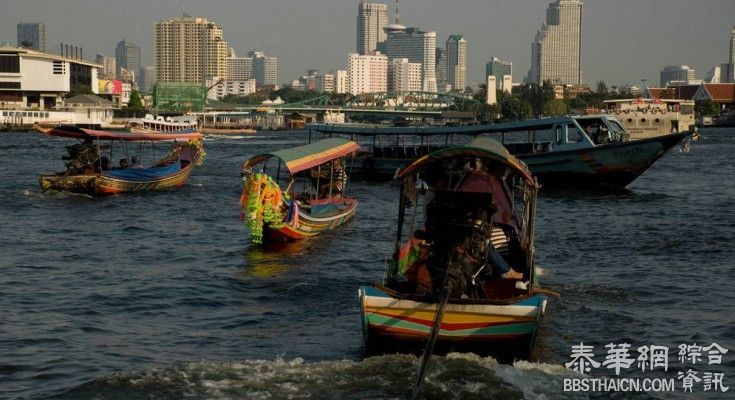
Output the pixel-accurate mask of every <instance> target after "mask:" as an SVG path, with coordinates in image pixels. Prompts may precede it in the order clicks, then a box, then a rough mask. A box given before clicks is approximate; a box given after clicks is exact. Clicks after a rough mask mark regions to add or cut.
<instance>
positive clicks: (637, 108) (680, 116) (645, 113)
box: [600, 98, 695, 140]
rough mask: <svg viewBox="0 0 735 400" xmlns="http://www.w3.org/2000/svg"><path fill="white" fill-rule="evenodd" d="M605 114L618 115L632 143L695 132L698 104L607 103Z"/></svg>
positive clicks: (666, 101) (678, 101)
mask: <svg viewBox="0 0 735 400" xmlns="http://www.w3.org/2000/svg"><path fill="white" fill-rule="evenodd" d="M604 103H605V109H603V110H600V112H601V113H605V114H614V115H615V117H616V118H617V119H618V121H620V122H621V123H622V124H623V126H624V127H625V130H627V131H628V132H629V133H630V138H631V139H632V140H639V139H648V138H652V137H656V136H663V135H667V134H669V133H673V132H681V131H688V130H691V129H693V126H694V124H695V120H694V101H692V100H681V99H640V98H639V99H623V100H605V102H604Z"/></svg>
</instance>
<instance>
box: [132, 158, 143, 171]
mask: <svg viewBox="0 0 735 400" xmlns="http://www.w3.org/2000/svg"><path fill="white" fill-rule="evenodd" d="M130 164H131V165H130V168H135V169H142V168H143V164H141V163H140V160H138V156H132V157H130Z"/></svg>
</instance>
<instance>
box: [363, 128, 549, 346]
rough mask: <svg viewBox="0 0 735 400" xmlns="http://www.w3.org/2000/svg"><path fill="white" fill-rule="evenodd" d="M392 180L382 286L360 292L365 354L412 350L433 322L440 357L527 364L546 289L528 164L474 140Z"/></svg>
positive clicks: (434, 154) (534, 186)
mask: <svg viewBox="0 0 735 400" xmlns="http://www.w3.org/2000/svg"><path fill="white" fill-rule="evenodd" d="M395 181H396V182H397V183H398V184H399V185H400V197H399V202H398V203H399V205H398V223H397V232H396V234H395V236H394V238H395V244H394V249H393V250H394V251H393V255H392V257H391V258H390V260H389V261H388V263H387V266H386V275H385V279H384V281H383V283H380V284H374V285H372V286H362V287H360V288H359V298H360V306H361V312H362V326H363V332H364V334H365V340H366V345H367V349H368V351H369V352H381V351H396V350H397V351H415V350H417V349H419V348H420V347H421V346H423V344H424V343H426V341H427V339H428V338H429V337H430V332H431V331H432V327H433V326H435V325H434V324H436V323H437V322H436V321H437V319H439V323H438V324H437V325H436V327H437V328H436V329H438V336H436V337H437V342H436V345H437V350H440V349H441V350H440V351H450V350H452V351H471V352H474V353H479V354H503V353H505V352H506V351H510V352H512V356H514V357H526V356H528V355H529V354H530V351H531V349H532V347H533V345H534V341H535V337H536V332H537V331H538V327H539V320H540V318H541V315H542V314H543V312H544V309H545V307H546V302H547V294H548V293H549V291H545V290H543V289H541V288H540V287H539V283H538V280H537V275H536V271H535V268H534V218H535V208H536V195H537V190H538V184H537V181H536V180H535V178H534V177H532V175H531V173H530V172H529V170H528V168H527V167H526V165H525V164H524V163H523V162H522V161H519V160H518V159H517V158H515V157H513V156H512V155H510V154H509V153H508V151H507V150H506V149H505V148H504V147H503V146H502V145H501V144H500V143H498V142H497V141H495V140H493V139H490V138H477V139H475V140H473V141H472V142H470V143H469V144H467V145H466V146H460V147H450V148H446V149H442V150H438V151H435V152H432V153H430V154H428V155H425V156H422V157H421V158H419V159H418V160H416V161H414V162H413V163H411V164H409V165H407V166H406V167H404V168H403V169H401V170H400V171H399V172H398V174H397V176H396V178H395ZM422 210H423V211H422ZM492 255H494V257H492ZM498 257H501V258H502V260H501V261H498ZM503 262H505V263H506V264H505V274H503V272H504V271H503ZM508 266H510V267H511V270H508V268H507V267H508ZM510 272H512V274H510ZM443 291H444V294H445V295H446V296H447V297H446V299H447V300H446V303H445V307H444V306H443V305H442V302H441V299H440V298H441V294H442V292H443ZM440 306H441V308H440ZM439 309H441V310H442V312H443V316H442V315H441V314H440V313H439V312H438V311H437V310H439Z"/></svg>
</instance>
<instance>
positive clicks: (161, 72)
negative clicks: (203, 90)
mask: <svg viewBox="0 0 735 400" xmlns="http://www.w3.org/2000/svg"><path fill="white" fill-rule="evenodd" d="M227 50H228V47H227V42H226V41H225V40H224V39H223V37H222V28H220V27H219V26H218V25H217V24H215V23H214V22H209V21H207V19H206V18H201V17H190V16H188V15H184V16H182V17H177V18H172V19H167V20H161V21H158V23H156V26H155V29H154V32H153V64H154V66H155V67H156V78H157V80H158V81H161V82H192V83H204V82H205V80H206V79H207V78H209V77H215V76H216V77H218V78H221V79H227Z"/></svg>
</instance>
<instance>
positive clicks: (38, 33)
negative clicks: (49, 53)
mask: <svg viewBox="0 0 735 400" xmlns="http://www.w3.org/2000/svg"><path fill="white" fill-rule="evenodd" d="M17 29H18V47H24V48H26V49H34V50H40V51H44V52H45V51H46V24H41V23H38V22H31V23H20V24H18V26H17Z"/></svg>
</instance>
